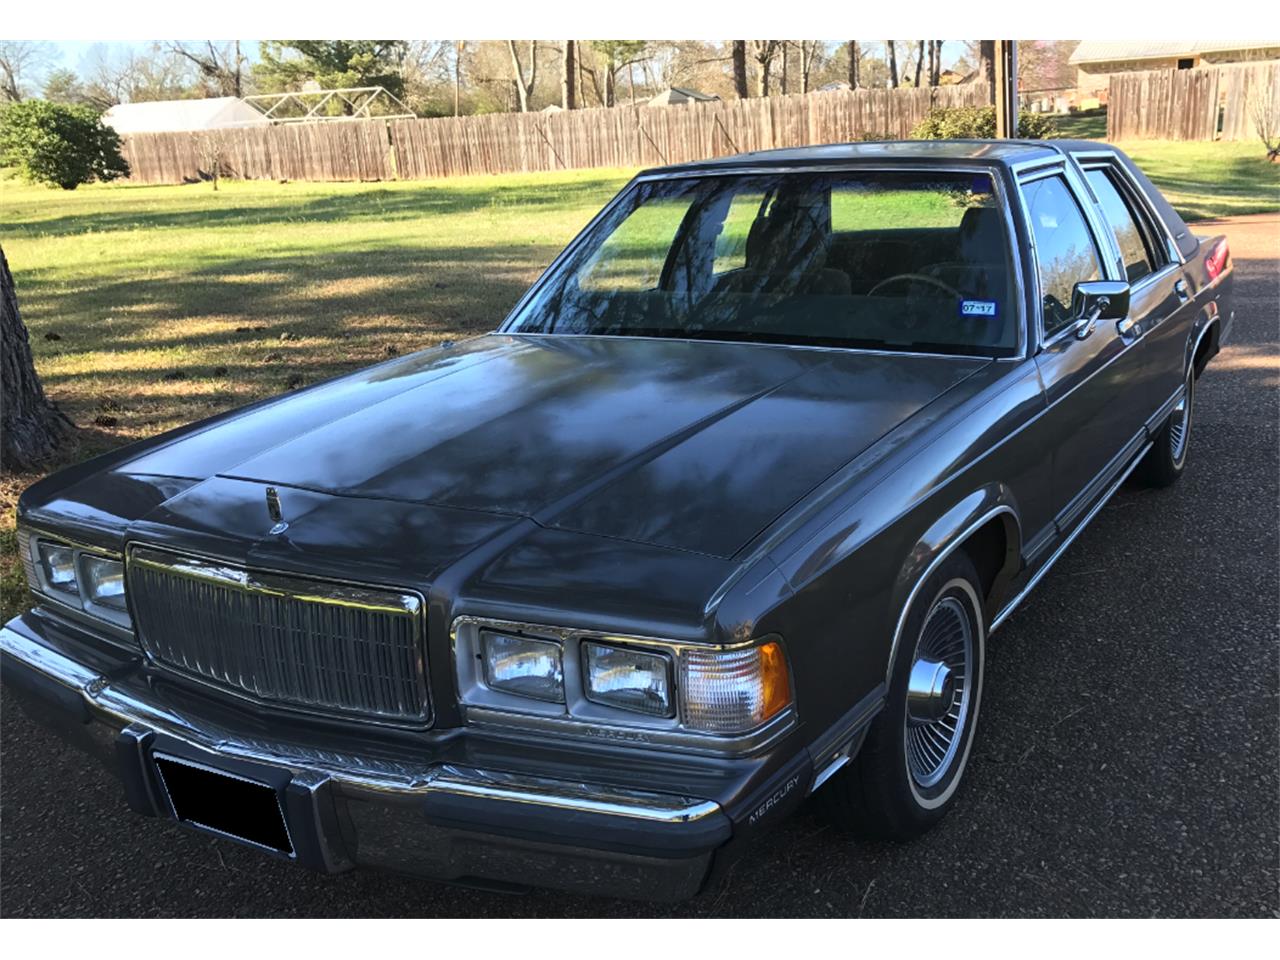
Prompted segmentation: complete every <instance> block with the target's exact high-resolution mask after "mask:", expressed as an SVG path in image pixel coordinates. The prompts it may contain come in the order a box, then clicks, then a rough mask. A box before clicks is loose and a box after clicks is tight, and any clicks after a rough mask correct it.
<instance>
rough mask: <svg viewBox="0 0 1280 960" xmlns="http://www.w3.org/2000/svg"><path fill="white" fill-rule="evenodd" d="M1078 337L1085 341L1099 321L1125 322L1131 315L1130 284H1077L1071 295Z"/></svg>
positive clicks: (1099, 281) (1089, 281)
mask: <svg viewBox="0 0 1280 960" xmlns="http://www.w3.org/2000/svg"><path fill="white" fill-rule="evenodd" d="M1071 307H1072V311H1071V312H1072V313H1073V314H1074V315H1075V317H1076V336H1077V337H1078V338H1079V339H1081V340H1083V339H1084V338H1085V337H1087V336H1089V334H1091V333H1093V328H1094V327H1096V326H1097V324H1098V321H1099V320H1123V319H1124V318H1125V317H1127V316H1128V315H1129V284H1127V283H1125V282H1124V281H1122V280H1088V281H1086V282H1084V283H1077V284H1076V287H1075V290H1074V292H1073V293H1072V295H1071Z"/></svg>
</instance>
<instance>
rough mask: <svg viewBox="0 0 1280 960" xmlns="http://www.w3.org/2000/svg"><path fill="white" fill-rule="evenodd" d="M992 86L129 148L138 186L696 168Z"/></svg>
mask: <svg viewBox="0 0 1280 960" xmlns="http://www.w3.org/2000/svg"><path fill="white" fill-rule="evenodd" d="M989 99H990V94H989V92H988V90H987V86H986V84H981V83H970V84H963V85H957V86H948V87H932V88H931V87H924V88H921V89H919V90H915V89H898V90H833V91H829V92H823V93H811V94H807V95H803V96H801V95H793V96H786V97H768V98H761V99H750V100H727V101H712V102H709V103H693V104H684V105H680V106H671V107H644V106H639V107H631V106H621V107H614V108H612V109H608V110H604V109H592V110H572V111H558V112H549V113H500V114H488V115H485V116H476V117H441V118H435V119H429V120H390V121H387V120H360V121H349V122H337V123H333V122H330V123H306V124H303V123H294V124H280V125H275V126H259V127H236V128H228V129H222V130H215V131H208V132H205V133H139V134H131V135H129V136H127V137H125V138H124V156H125V159H126V160H128V161H129V166H130V169H131V171H132V173H131V176H130V179H131V180H132V181H134V182H136V183H182V182H184V181H189V180H195V179H199V178H202V177H204V176H205V175H206V174H207V172H208V171H210V170H212V169H213V160H214V158H215V157H216V158H217V160H218V167H219V169H220V170H221V172H222V175H223V176H231V177H239V178H243V179H249V180H397V179H400V180H415V179H424V178H428V177H449V176H456V175H459V174H475V173H518V172H537V171H546V170H563V169H569V168H576V167H643V166H654V165H659V164H670V163H685V162H688V161H692V160H703V159H707V158H708V157H718V156H726V155H729V154H734V153H743V152H745V151H748V150H766V149H770V148H774V147H799V146H806V145H809V144H821V143H845V142H849V141H853V140H873V139H904V138H906V137H907V136H908V135H909V134H910V133H911V130H912V128H913V127H915V126H916V124H918V123H919V122H920V121H921V120H922V119H924V117H925V116H926V115H927V114H928V112H929V110H930V109H931V108H932V107H934V106H939V107H951V106H976V105H985V104H987V103H988V102H989Z"/></svg>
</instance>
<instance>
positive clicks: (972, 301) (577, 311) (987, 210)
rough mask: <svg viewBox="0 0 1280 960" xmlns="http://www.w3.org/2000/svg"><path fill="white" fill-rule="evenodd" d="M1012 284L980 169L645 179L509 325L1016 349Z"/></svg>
mask: <svg viewBox="0 0 1280 960" xmlns="http://www.w3.org/2000/svg"><path fill="white" fill-rule="evenodd" d="M1010 281H1011V269H1010V265H1009V242H1008V235H1007V232H1006V226H1005V218H1004V217H1003V215H1002V213H1001V209H1000V207H999V204H998V201H997V198H996V195H995V187H994V184H993V182H992V179H991V176H990V175H988V174H985V173H963V174H961V173H956V174H950V173H933V172H925V171H918V172H907V171H902V172H866V173H858V172H848V171H841V172H832V173H779V174H751V175H741V176H707V177H690V178H677V179H665V180H652V181H641V182H639V183H637V184H635V185H634V186H633V187H632V188H631V189H630V190H629V191H628V192H627V194H626V195H625V196H624V197H623V198H622V199H621V200H620V201H619V202H618V203H617V204H616V205H615V206H614V207H613V208H612V209H611V210H610V211H609V213H608V214H607V215H606V216H605V217H604V218H602V219H601V220H600V221H599V222H598V223H597V224H596V225H595V227H594V228H592V230H591V232H590V233H589V234H588V235H587V236H586V237H585V238H584V242H583V243H582V244H581V245H579V246H578V248H577V249H576V250H575V251H574V252H573V254H572V255H571V256H570V257H568V258H567V259H566V260H565V261H564V262H563V263H562V264H561V265H560V267H559V268H558V269H557V270H556V271H555V272H554V273H553V274H552V275H551V276H549V277H548V278H547V280H546V282H545V283H543V284H542V285H541V287H540V288H539V289H538V291H537V292H536V293H535V295H534V296H533V297H532V298H531V299H530V300H529V301H528V303H526V304H525V306H524V308H523V309H521V310H520V311H519V313H518V314H517V315H516V316H515V317H514V318H513V320H512V322H511V323H510V324H509V325H508V326H507V328H506V329H507V331H508V332H512V333H560V334H579V335H581V334H592V335H607V336H641V337H671V338H682V339H707V340H750V341H761V342H767V343H787V344H798V345H812V346H837V347H859V348H872V349H889V350H905V351H919V352H931V353H963V354H980V355H984V356H1008V355H1011V354H1012V353H1013V352H1014V350H1015V348H1016V347H1017V342H1018V337H1017V327H1016V310H1015V303H1014V299H1013V291H1012V286H1011V282H1010Z"/></svg>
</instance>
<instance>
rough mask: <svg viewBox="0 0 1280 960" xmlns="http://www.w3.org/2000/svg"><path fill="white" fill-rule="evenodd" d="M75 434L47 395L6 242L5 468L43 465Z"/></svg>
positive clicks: (1, 348)
mask: <svg viewBox="0 0 1280 960" xmlns="http://www.w3.org/2000/svg"><path fill="white" fill-rule="evenodd" d="M74 435H75V425H74V424H73V423H72V422H71V421H70V420H68V419H67V417H66V415H65V414H63V413H62V412H61V411H60V410H59V409H58V408H57V406H55V405H54V403H53V402H52V401H51V400H49V399H48V398H47V397H46V396H45V395H44V387H43V386H42V385H41V383H40V377H39V375H38V374H37V373H36V367H35V362H34V361H33V360H32V357H31V343H30V340H29V337H28V334H27V327H26V324H24V323H23V322H22V316H21V314H19V312H18V295H17V292H16V291H15V290H14V287H13V274H11V273H10V272H9V261H8V260H7V259H5V255H4V248H3V247H0V473H3V472H11V473H24V472H27V471H30V470H35V469H37V468H38V467H39V466H40V464H42V463H43V462H45V461H46V460H48V459H49V458H50V457H52V456H53V455H54V454H55V453H56V452H57V451H58V450H59V449H60V448H61V447H63V446H64V445H65V444H66V443H67V442H68V441H70V440H71V439H72V438H73V437H74Z"/></svg>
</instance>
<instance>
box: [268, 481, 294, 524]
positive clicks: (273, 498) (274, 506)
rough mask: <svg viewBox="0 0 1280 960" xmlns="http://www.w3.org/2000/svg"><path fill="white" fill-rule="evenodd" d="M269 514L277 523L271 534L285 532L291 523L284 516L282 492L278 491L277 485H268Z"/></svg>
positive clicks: (272, 520)
mask: <svg viewBox="0 0 1280 960" xmlns="http://www.w3.org/2000/svg"><path fill="white" fill-rule="evenodd" d="M267 514H268V515H269V516H270V517H271V522H272V523H274V524H275V526H274V527H272V528H271V535H272V536H275V535H276V534H277V533H284V532H285V531H286V530H288V529H289V524H288V522H287V521H286V520H285V518H284V511H283V510H281V509H280V494H279V493H277V492H276V488H275V487H267Z"/></svg>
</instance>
